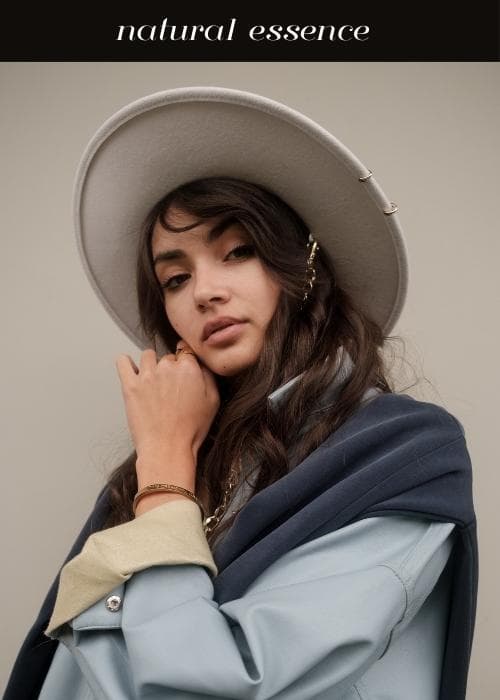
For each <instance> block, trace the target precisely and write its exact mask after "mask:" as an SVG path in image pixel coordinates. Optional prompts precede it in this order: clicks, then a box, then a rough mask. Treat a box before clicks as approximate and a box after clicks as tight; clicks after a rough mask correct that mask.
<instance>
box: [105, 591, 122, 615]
mask: <svg viewBox="0 0 500 700" xmlns="http://www.w3.org/2000/svg"><path fill="white" fill-rule="evenodd" d="M121 606H122V599H121V598H120V596H119V595H110V596H109V598H107V600H106V607H107V609H108V610H109V611H110V612H118V610H119V609H120V608H121Z"/></svg>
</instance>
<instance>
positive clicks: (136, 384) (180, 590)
mask: <svg viewBox="0 0 500 700" xmlns="http://www.w3.org/2000/svg"><path fill="white" fill-rule="evenodd" d="M75 205H76V207H75V213H76V228H77V240H78V245H79V250H80V253H81V255H82V260H83V262H84V266H85V270H86V272H87V274H88V276H89V279H90V281H91V283H92V285H93V286H94V289H95V290H96V292H97V293H98V295H99V298H100V299H101V301H102V302H103V303H104V305H105V307H106V309H107V310H108V311H109V312H110V314H111V315H112V317H113V319H114V320H115V321H116V322H117V323H118V324H119V325H120V327H121V328H122V329H123V330H124V331H125V332H126V333H127V334H128V335H129V336H130V337H131V338H132V339H133V340H134V342H136V343H137V345H138V346H139V347H141V348H142V349H143V352H142V354H141V357H140V360H139V362H138V364H136V363H135V362H134V360H133V359H132V358H130V357H129V356H127V355H120V356H119V357H118V358H117V360H116V368H117V372H118V376H119V380H120V384H121V389H122V393H123V399H124V403H125V408H126V414H127V420H128V425H129V429H130V434H131V437H132V440H133V443H134V448H135V449H134V451H133V453H132V454H131V455H130V456H129V458H128V459H127V460H126V461H125V462H124V463H123V464H122V465H120V466H119V467H118V468H117V469H116V470H115V472H114V473H113V474H112V475H111V477H110V479H109V483H108V484H107V486H106V487H105V488H104V489H103V490H102V492H101V494H100V495H99V497H98V500H97V502H96V506H95V509H94V511H93V513H92V514H91V516H90V517H89V520H88V521H87V523H86V525H85V526H84V528H83V530H82V532H81V534H80V536H79V538H78V540H77V542H76V543H75V545H74V547H73V548H72V550H71V552H70V554H69V556H68V558H67V560H66V563H65V565H64V567H63V568H62V570H61V572H60V576H59V577H58V578H57V579H56V581H55V582H54V585H53V587H52V589H51V591H49V594H48V596H47V598H46V600H45V603H44V605H43V607H42V610H41V612H40V615H39V618H38V620H37V622H36V623H35V625H34V626H33V628H32V630H31V632H30V634H29V635H28V637H27V639H26V641H25V644H24V646H23V649H22V650H21V652H20V654H19V657H18V660H17V662H16V666H15V667H14V671H13V673H12V676H11V680H10V683H9V686H8V689H7V694H6V698H7V699H9V700H10V698H14V697H15V698H16V700H18V699H19V698H28V697H29V698H35V697H39V698H41V699H42V700H49V699H50V700H58V699H59V698H60V699H61V700H62V699H63V698H64V699H65V700H66V698H69V697H71V698H76V699H77V700H82V699H83V698H113V700H120V698H123V699H125V698H141V699H142V698H148V699H151V698H170V697H172V698H181V697H182V698H193V699H194V698H200V700H201V698H209V697H217V698H259V699H264V698H286V699H289V700H291V699H292V698H300V699H301V700H302V699H304V698H339V699H340V698H342V699H344V700H348V699H350V698H357V699H358V700H359V698H375V697H381V696H383V697H384V698H394V699H396V698H397V699H398V700H406V699H408V700H410V699H413V698H418V699H419V700H421V699H422V698H426V700H432V699H433V698H440V700H443V699H446V700H451V698H453V700H457V699H458V698H465V689H466V680H467V671H468V665H469V658H470V651H471V643H472V635H473V626H474V617H475V605H476V595H477V538H476V531H475V515H474V509H473V503H472V493H471V467H470V460H469V456H468V452H467V447H466V444H465V437H464V431H463V428H462V426H461V424H460V423H459V421H457V419H456V418H454V417H453V416H452V415H451V414H450V413H448V412H447V411H446V410H445V409H443V408H441V407H439V406H436V405H434V404H431V403H427V402H421V401H417V400H415V399H413V398H411V397H409V396H407V395H405V394H398V393H396V392H394V390H393V388H392V387H391V384H390V382H389V380H388V379H387V377H386V373H385V371H384V364H383V360H382V355H381V351H382V349H383V346H384V341H385V340H386V338H388V332H389V330H390V329H391V327H392V325H393V324H394V323H395V321H396V320H397V317H398V316H399V313H400V311H401V308H402V305H403V301H404V296H405V292H406V280H407V278H406V252H405V248H404V243H403V239H402V235H401V231H400V229H399V226H398V223H397V220H396V218H395V217H394V213H395V211H396V207H395V205H394V204H393V203H387V202H386V201H385V196H384V195H383V193H382V192H381V190H380V188H379V187H378V185H376V183H375V181H374V179H373V177H372V174H371V172H370V171H368V172H367V171H366V168H364V167H363V166H362V165H361V164H360V163H359V161H357V159H356V158H355V157H354V156H353V155H352V154H351V153H350V152H349V151H348V150H347V149H346V148H345V146H343V145H342V144H340V143H339V142H338V141H337V140H336V139H335V138H334V137H333V136H331V135H330V134H328V133H327V132H325V131H324V130H323V129H321V127H319V126H318V125H316V124H314V122H311V121H310V120H308V119H307V118H306V117H304V116H303V115H300V114H298V113H297V112H295V111H294V110H291V109H289V108H288V107H285V106H284V105H280V104H278V103H275V102H273V101H271V100H268V99H267V98H263V97H260V96H257V95H251V94H249V93H243V92H241V91H236V90H228V89H224V88H180V89H176V90H170V91H166V92H164V93H156V94H155V95H151V96H149V97H146V98H143V99H142V100H139V101H137V102H134V103H132V105H129V106H128V107H126V108H124V109H123V110H121V111H120V112H118V113H117V114H116V115H114V117H112V118H111V119H110V120H108V121H107V122H106V124H104V125H103V127H102V128H101V129H100V130H99V131H98V132H97V134H96V136H95V137H94V139H93V140H92V141H91V143H90V144H89V147H88V148H87V151H86V153H85V154H84V157H83V159H82V163H81V165H80V170H79V174H78V178H77V182H76V189H75ZM306 221H307V223H306ZM139 224H142V226H140V225H139ZM138 231H139V233H140V235H137V233H138ZM132 273H135V277H136V279H135V289H136V295H135V297H133V296H132V294H131V288H132ZM151 346H153V347H151ZM144 348H146V349H144ZM153 348H154V349H153ZM200 511H201V516H202V517H200Z"/></svg>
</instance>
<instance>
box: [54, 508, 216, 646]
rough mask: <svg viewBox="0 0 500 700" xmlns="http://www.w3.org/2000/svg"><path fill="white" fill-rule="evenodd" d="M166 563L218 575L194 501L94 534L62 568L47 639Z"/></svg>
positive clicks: (153, 511)
mask: <svg viewBox="0 0 500 700" xmlns="http://www.w3.org/2000/svg"><path fill="white" fill-rule="evenodd" d="M163 564H199V565H200V566H205V567H206V568H207V569H208V571H209V572H210V573H211V574H212V575H213V576H216V575H217V573H218V570H217V567H216V565H215V561H214V559H213V557H212V552H211V550H210V547H209V545H208V542H207V539H206V537H205V533H204V531H203V525H202V520H201V513H200V508H199V506H198V505H197V504H196V503H195V502H194V501H191V500H188V499H176V500H173V501H169V502H167V503H163V504H162V505H160V506H157V507H155V508H151V510H148V511H146V512H145V513H143V514H142V515H140V516H138V517H137V518H135V519H134V520H130V521H129V522H127V523H123V524H122V525H116V526H115V527H111V528H107V529H105V530H101V531H100V532H95V533H94V534H92V535H90V537H89V538H88V539H87V541H86V543H85V545H84V547H83V549H82V551H81V552H80V554H77V556H76V557H74V558H73V559H71V560H70V561H69V562H67V563H66V564H65V565H64V566H63V568H62V569H61V575H60V578H59V587H58V591H57V597H56V602H55V605H54V610H53V611H52V617H51V618H50V621H49V625H48V627H47V629H46V630H45V634H49V633H50V632H53V630H55V629H56V627H59V626H60V625H62V624H63V623H64V622H68V621H69V620H72V619H73V618H74V617H76V616H77V615H79V614H80V613H82V612H83V611H84V610H86V609H87V608H89V607H90V606H91V605H93V604H94V603H97V601H98V600H100V599H101V598H102V597H103V596H105V595H106V593H109V592H110V591H112V590H113V589H114V588H116V586H118V585H119V584H121V583H123V582H124V581H127V580H128V579H129V578H130V577H131V576H132V574H133V573H134V572H135V571H141V570H142V569H147V568H148V567H150V566H161V565H163Z"/></svg>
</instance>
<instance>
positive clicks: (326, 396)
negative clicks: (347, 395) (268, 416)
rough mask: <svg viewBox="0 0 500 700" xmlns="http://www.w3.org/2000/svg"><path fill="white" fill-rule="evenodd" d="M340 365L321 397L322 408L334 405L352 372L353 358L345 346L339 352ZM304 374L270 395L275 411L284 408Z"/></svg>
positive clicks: (269, 399)
mask: <svg viewBox="0 0 500 700" xmlns="http://www.w3.org/2000/svg"><path fill="white" fill-rule="evenodd" d="M339 365H340V369H339V371H338V372H336V374H335V376H334V378H333V380H332V381H331V382H330V384H329V385H328V386H327V387H326V389H325V391H324V392H323V394H322V395H321V399H320V402H319V403H320V406H321V407H323V406H325V405H327V404H329V403H332V401H333V400H334V399H335V397H336V395H337V393H338V391H339V389H340V387H341V386H342V384H344V382H345V381H346V379H347V378H348V376H349V375H350V374H351V372H352V368H353V361H352V359H351V356H350V355H349V353H348V352H347V350H345V349H344V348H343V346H340V347H339V348H338V350H337V359H336V366H337V367H338V366H339ZM304 374H305V372H301V373H300V374H297V375H296V376H295V377H292V379H290V380H289V381H288V382H286V383H285V384H282V385H281V386H279V387H278V388H277V389H275V390H274V391H272V392H271V393H270V394H269V396H268V397H267V400H268V402H269V403H270V405H271V407H272V408H273V409H276V408H277V407H278V406H282V405H283V404H284V402H285V401H286V399H287V397H288V396H289V395H290V390H291V389H292V387H293V386H294V385H295V384H296V383H297V382H299V381H300V379H301V377H302V376H303V375H304Z"/></svg>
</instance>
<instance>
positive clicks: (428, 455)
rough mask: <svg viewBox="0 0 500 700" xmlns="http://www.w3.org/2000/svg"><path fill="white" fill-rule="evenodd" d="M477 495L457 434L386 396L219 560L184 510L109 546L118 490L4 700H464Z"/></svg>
mask: <svg viewBox="0 0 500 700" xmlns="http://www.w3.org/2000/svg"><path fill="white" fill-rule="evenodd" d="M291 383H293V380H292V382H291ZM291 383H289V384H291ZM287 386H288V385H286V386H285V388H287ZM282 389H283V387H282ZM281 393H282V395H283V393H286V392H283V391H282V392H281ZM275 396H276V394H275ZM471 478H472V476H471V466H470V460H469V456H468V452H467V448H466V444H465V437H464V432H463V428H462V426H461V424H460V423H459V422H458V421H457V419H456V418H454V417H453V416H452V415H451V414H449V413H448V412H447V411H446V410H445V409H443V408H441V407H438V406H436V405H434V404H431V403H427V402H421V401H417V400H415V399H412V398H411V397H409V396H405V395H397V394H382V395H377V394H376V393H375V394H373V393H372V394H371V395H369V396H367V400H365V401H364V402H363V404H362V406H361V407H360V408H359V409H358V411H357V412H356V413H355V414H354V415H353V416H352V417H351V418H350V419H349V420H348V421H346V423H345V424H344V425H343V426H342V427H341V428H340V429H339V430H337V431H336V432H335V433H333V434H332V436H331V437H330V438H328V439H327V440H326V441H325V442H324V443H323V444H322V445H321V446H320V447H319V448H317V449H316V450H315V451H314V452H313V453H311V454H310V455H309V456H308V457H307V458H306V459H305V460H304V461H303V462H302V463H300V464H299V465H297V466H296V467H295V468H294V469H293V470H292V471H291V472H290V473H289V474H287V475H286V476H285V477H283V478H281V479H280V480H278V481H277V482H275V483H274V484H272V485H271V486H270V487H268V488H266V489H264V490H263V491H261V492H260V493H258V494H255V495H254V496H253V498H252V499H251V500H250V501H249V502H248V503H247V504H246V505H245V506H244V508H243V509H242V511H241V512H240V514H239V516H238V518H237V519H236V521H235V523H234V525H233V527H232V528H231V530H230V531H229V533H228V534H227V535H226V537H225V538H223V539H222V541H221V542H218V543H217V544H216V547H215V550H214V552H213V559H212V558H211V553H210V551H209V550H208V549H207V548H205V549H204V548H203V542H202V531H201V524H200V522H199V520H198V521H195V520H194V518H195V513H196V505H195V504H193V503H192V502H190V501H187V500H186V501H173V502H170V503H167V504H164V505H163V506H160V507H158V508H154V509H152V510H151V511H148V512H147V513H145V514H144V515H143V516H140V517H139V518H137V519H136V520H135V521H132V522H131V523H126V524H124V525H121V526H118V527H117V528H109V529H108V530H103V531H101V532H99V529H100V527H101V525H102V522H103V521H104V518H105V515H106V507H107V494H106V490H103V492H101V494H100V497H99V499H98V501H97V503H96V507H95V509H94V511H93V513H92V515H91V517H90V518H89V520H88V521H87V523H86V525H85V527H84V529H83V530H82V533H81V535H80V537H79V538H78V540H77V542H76V543H75V546H74V547H73V549H72V551H71V552H70V555H69V556H68V558H67V564H66V566H65V567H64V568H63V570H62V572H61V576H60V577H58V579H56V581H55V582H54V585H53V586H52V589H51V591H50V592H49V594H48V596H47V598H46V601H45V603H44V606H43V607H42V610H41V612H40V615H39V618H38V620H37V622H36V623H35V625H34V627H33V628H32V630H31V632H30V634H29V635H28V637H27V639H26V641H25V644H24V645H23V649H22V650H21V652H20V654H19V657H18V660H17V663H16V666H15V667H14V671H13V673H12V676H11V681H10V683H9V686H8V689H7V693H6V695H5V700H11V699H13V698H16V700H23V698H36V697H38V692H39V689H40V688H41V686H42V684H43V682H44V680H45V685H44V688H43V691H42V695H41V698H42V700H49V698H50V700H62V699H63V698H64V700H66V698H67V697H72V698H75V700H83V698H85V699H87V698H89V699H90V698H110V699H111V698H113V699H114V700H125V698H127V699H128V698H130V699H132V698H141V699H142V698H148V699H153V698H158V699H159V698H191V699H195V698H198V699H200V700H201V699H202V698H208V697H216V698H223V697H224V698H259V699H264V698H286V699H288V700H293V699H295V698H297V699H298V698H300V699H304V698H339V700H340V699H341V698H343V699H344V700H350V699H351V698H356V699H357V700H359V698H365V699H366V700H368V699H369V698H378V697H382V696H383V697H384V698H398V700H406V698H408V699H410V698H411V699H412V698H425V699H426V700H433V698H438V697H439V698H440V700H451V699H452V698H453V700H460V699H461V698H465V688H466V680H467V671H468V665H469V658H470V653H471V645H472V636H473V629H474V619H475V606H476V596H477V563H478V560H477V537H476V529H475V515H474V509H473V503H472V491H471ZM387 516H390V517H387ZM197 517H198V518H199V514H198V516H197ZM175 523H177V524H179V523H184V524H185V525H186V530H185V531H184V534H181V533H182V530H181V529H179V526H177V529H176V527H175ZM196 523H198V525H197V524H196ZM197 528H198V530H197ZM186 532H188V535H186V534H185V533H186ZM91 533H94V534H91ZM152 533H156V536H154V537H152V536H151V535H152ZM159 533H160V535H161V536H158V534H159ZM89 535H90V536H89ZM179 537H180V540H179ZM152 543H153V544H152ZM179 545H180V546H179ZM176 547H177V550H176ZM174 550H176V554H174V555H173V554H172V553H173V552H174ZM139 551H142V552H146V554H145V555H144V556H143V558H142V559H141V557H140V556H139V557H138V556H137V553H138V552H139ZM82 582H83V584H84V585H83V586H82V585H81V584H82ZM89 592H90V593H89ZM56 593H57V597H56ZM89 595H90V597H89ZM54 599H55V600H54ZM54 603H55V604H54ZM49 618H50V621H49ZM44 631H45V632H47V633H48V637H47V636H46V635H44ZM58 641H59V642H62V643H60V644H59V645H58V647H57V643H58ZM56 647H57V653H56V655H55V657H54V663H53V665H52V667H51V668H50V671H49V673H48V675H46V674H47V669H48V666H49V664H50V662H51V659H52V657H53V655H54V652H55V651H56ZM68 692H70V693H72V694H71V695H68Z"/></svg>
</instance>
